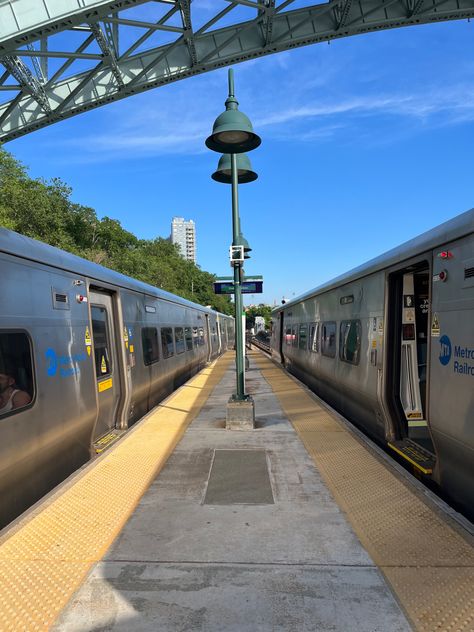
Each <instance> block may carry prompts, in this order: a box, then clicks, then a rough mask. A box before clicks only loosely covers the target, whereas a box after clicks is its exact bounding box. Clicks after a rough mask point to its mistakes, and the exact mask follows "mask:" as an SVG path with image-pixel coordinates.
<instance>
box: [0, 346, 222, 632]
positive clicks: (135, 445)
mask: <svg viewBox="0 0 474 632" xmlns="http://www.w3.org/2000/svg"><path fill="white" fill-rule="evenodd" d="M232 358H233V354H232V353H230V352H228V353H226V354H224V356H222V357H221V358H220V359H219V360H217V361H216V362H214V363H213V364H212V365H210V366H209V367H206V368H205V369H203V370H202V371H201V372H200V373H198V374H197V375H196V376H195V377H194V378H192V379H191V380H190V381H189V382H187V383H186V384H185V385H184V386H183V387H181V388H180V389H179V390H178V391H177V393H175V394H174V395H172V396H171V397H169V398H168V399H167V400H166V401H165V402H163V404H162V405H159V406H158V407H157V408H156V409H155V410H154V411H152V412H151V413H150V414H149V415H148V416H147V417H146V418H145V419H144V420H143V421H142V422H139V425H138V427H136V428H135V429H134V430H133V431H132V432H131V433H130V434H129V435H127V436H126V437H125V439H123V440H122V441H121V443H119V444H118V445H116V446H113V447H112V448H111V449H110V451H108V452H107V453H106V454H104V455H103V456H102V457H100V458H99V459H98V460H97V462H96V463H95V464H94V467H91V468H90V469H88V470H87V471H86V473H85V474H84V475H83V476H80V477H78V480H77V481H75V482H74V483H73V484H72V485H70V486H67V487H66V488H65V490H64V492H62V493H61V492H60V493H59V494H58V495H57V496H55V497H53V499H52V501H51V503H50V504H47V506H46V507H45V508H44V510H43V511H40V512H39V513H37V514H35V515H33V516H32V517H31V519H27V520H26V521H25V524H22V525H21V526H20V527H19V528H18V529H17V530H12V535H11V536H10V537H8V533H7V537H6V538H5V539H4V540H3V542H2V544H1V545H0V630H1V631H2V632H7V631H8V632H10V631H11V632H18V631H19V630H21V631H23V630H28V631H30V630H48V629H50V628H51V626H52V625H53V624H54V622H55V620H56V619H57V617H58V616H59V614H60V612H61V610H62V609H63V608H64V607H65V606H66V605H67V603H68V601H69V599H70V598H71V596H72V595H73V594H74V592H75V591H76V590H77V589H78V588H79V587H80V585H81V584H82V582H83V581H84V579H85V578H86V576H87V574H88V573H89V571H90V570H91V568H92V566H93V565H94V564H95V563H96V562H98V561H99V560H101V559H102V557H103V556H104V555H105V553H106V552H107V550H108V549H109V547H110V546H111V544H112V543H113V541H114V540H115V538H116V537H117V535H118V534H119V533H120V531H121V530H122V528H123V526H124V525H125V523H126V522H127V520H128V519H129V517H130V516H131V514H132V513H133V511H134V509H135V507H136V506H137V504H138V502H139V501H140V499H141V497H142V496H143V494H144V493H145V491H146V490H147V489H148V487H149V485H150V484H151V482H152V481H153V480H154V478H155V477H156V475H157V474H158V472H159V471H160V470H161V469H162V467H163V466H164V464H165V463H166V460H167V459H168V457H169V455H170V454H171V453H172V452H173V450H174V448H175V447H176V445H177V444H178V442H179V440H180V439H181V437H182V436H183V434H184V432H185V430H186V428H187V427H188V426H189V424H190V423H191V421H192V420H193V419H194V418H195V417H196V415H197V414H198V413H199V411H200V409H201V408H202V406H203V404H204V403H205V402H206V400H207V399H208V397H209V395H210V394H211V392H212V390H213V389H214V387H215V386H216V385H217V384H218V383H219V382H220V380H221V379H222V377H223V375H224V373H225V371H226V370H227V368H228V366H229V363H230V361H231V359H232Z"/></svg>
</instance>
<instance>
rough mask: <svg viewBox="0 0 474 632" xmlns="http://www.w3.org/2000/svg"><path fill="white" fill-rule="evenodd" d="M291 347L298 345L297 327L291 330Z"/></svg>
mask: <svg viewBox="0 0 474 632" xmlns="http://www.w3.org/2000/svg"><path fill="white" fill-rule="evenodd" d="M291 345H292V346H293V347H296V346H297V345H298V328H297V326H296V325H295V326H294V327H293V328H292V330H291Z"/></svg>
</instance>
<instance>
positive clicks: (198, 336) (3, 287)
mask: <svg viewBox="0 0 474 632" xmlns="http://www.w3.org/2000/svg"><path fill="white" fill-rule="evenodd" d="M0 261H1V264H0V265H1V275H0V293H1V307H0V499H1V501H0V502H1V505H0V526H4V525H6V524H8V523H9V522H10V521H11V520H12V519H13V518H15V517H16V516H18V515H19V514H20V513H22V512H23V511H24V510H25V509H27V508H28V507H29V506H30V505H31V504H32V503H34V502H35V501H36V500H38V499H39V498H40V497H41V496H43V495H44V494H45V493H46V492H48V491H49V490H51V489H52V488H53V487H54V486H55V485H57V484H58V483H59V482H61V481H62V480H64V479H65V478H66V477H67V476H68V475H69V474H71V473H72V472H73V471H74V470H76V469H77V468H78V467H80V466H81V465H82V464H84V463H85V462H87V461H88V460H89V459H90V458H91V457H92V456H94V455H95V454H96V453H97V452H100V451H101V450H103V449H104V447H106V446H107V445H108V444H109V443H110V442H112V441H114V440H115V439H116V438H117V437H118V436H120V435H121V434H123V432H124V431H125V430H126V429H127V428H129V427H130V426H131V425H132V424H134V423H135V422H136V421H137V420H138V419H140V418H141V417H142V416H143V415H144V414H145V413H147V412H148V411H149V410H151V409H152V408H153V407H154V406H155V405H156V404H157V403H158V402H159V401H160V400H162V399H163V398H164V397H166V396H167V395H168V394H169V393H171V392H172V391H173V390H174V389H176V388H177V387H178V386H180V385H181V384H182V383H184V382H185V381H186V380H187V379H188V378H189V377H190V376H191V375H193V374H194V373H196V372H197V371H198V370H199V369H200V368H202V367H203V366H204V365H205V364H206V362H208V361H210V360H212V359H213V358H215V357H217V356H218V355H219V354H221V353H222V352H223V351H225V350H226V349H227V348H230V347H232V346H233V340H234V320H233V318H231V317H229V316H224V315H222V314H219V313H217V312H215V311H213V310H211V309H207V308H205V307H202V306H201V305H196V304H194V303H192V302H190V301H187V300H184V299H182V298H180V297H178V296H174V295H172V294H169V293H167V292H164V291H161V290H158V289H157V288H155V287H152V286H150V285H147V284H145V283H142V282H140V281H136V280H134V279H131V278H128V277H126V276H124V275H121V274H119V273H116V272H113V271H111V270H108V269H106V268H104V267H102V266H99V265H96V264H94V263H91V262H89V261H86V260H84V259H81V258H80V257H76V256H74V255H71V254H68V253H66V252H63V251H61V250H58V249H57V248H53V247H51V246H47V245H45V244H43V243H40V242H38V241H35V240H32V239H29V238H26V237H22V236H21V235H18V234H17V233H14V232H11V231H8V230H6V229H0Z"/></svg>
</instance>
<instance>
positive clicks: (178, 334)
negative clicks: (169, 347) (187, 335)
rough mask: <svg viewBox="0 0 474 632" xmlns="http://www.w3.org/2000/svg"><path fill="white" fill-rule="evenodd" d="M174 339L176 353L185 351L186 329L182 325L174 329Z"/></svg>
mask: <svg viewBox="0 0 474 632" xmlns="http://www.w3.org/2000/svg"><path fill="white" fill-rule="evenodd" d="M174 341H175V344H176V353H178V354H179V353H184V351H185V349H184V331H183V328H182V327H176V328H175V330H174Z"/></svg>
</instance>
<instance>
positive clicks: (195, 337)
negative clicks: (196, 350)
mask: <svg viewBox="0 0 474 632" xmlns="http://www.w3.org/2000/svg"><path fill="white" fill-rule="evenodd" d="M193 342H194V346H195V347H198V346H199V333H198V328H197V327H193Z"/></svg>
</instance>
